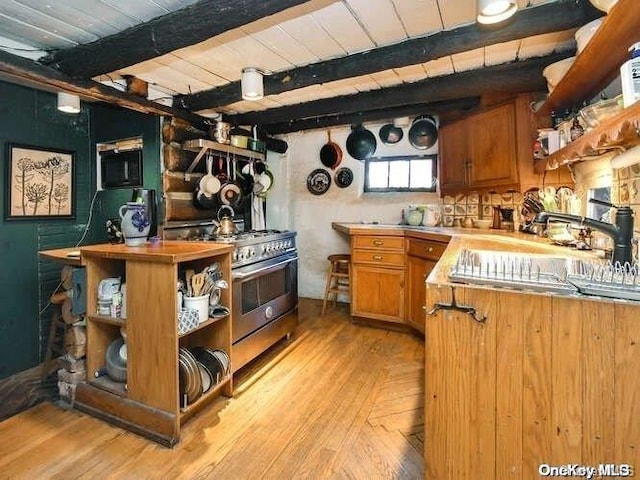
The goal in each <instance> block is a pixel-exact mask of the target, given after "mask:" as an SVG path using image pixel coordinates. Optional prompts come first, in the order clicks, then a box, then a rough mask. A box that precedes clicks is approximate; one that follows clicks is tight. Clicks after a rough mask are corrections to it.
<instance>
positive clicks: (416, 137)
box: [409, 115, 438, 150]
mask: <svg viewBox="0 0 640 480" xmlns="http://www.w3.org/2000/svg"><path fill="white" fill-rule="evenodd" d="M437 140H438V127H437V125H436V121H435V120H434V119H433V117H431V116H429V115H422V116H420V117H416V119H415V120H414V121H413V123H412V124H411V127H410V128H409V143H410V144H411V145H413V147H414V148H417V149H418V150H426V149H428V148H431V147H433V146H434V145H435V143H436V141H437Z"/></svg>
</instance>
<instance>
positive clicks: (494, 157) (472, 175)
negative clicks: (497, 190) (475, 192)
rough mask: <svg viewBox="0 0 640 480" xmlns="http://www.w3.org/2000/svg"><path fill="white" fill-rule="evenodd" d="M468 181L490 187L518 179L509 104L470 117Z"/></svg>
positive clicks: (475, 184) (513, 110)
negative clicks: (469, 166)
mask: <svg viewBox="0 0 640 480" xmlns="http://www.w3.org/2000/svg"><path fill="white" fill-rule="evenodd" d="M468 122H469V129H470V133H471V134H470V137H469V138H470V150H469V153H470V157H471V168H470V170H469V184H470V186H471V187H493V186H498V185H507V184H512V183H513V184H515V183H517V181H518V169H517V151H516V118H515V107H514V105H513V104H507V105H502V106H500V107H497V108H494V109H491V110H488V111H486V112H482V113H479V114H478V115H474V116H473V117H471V118H470V119H468Z"/></svg>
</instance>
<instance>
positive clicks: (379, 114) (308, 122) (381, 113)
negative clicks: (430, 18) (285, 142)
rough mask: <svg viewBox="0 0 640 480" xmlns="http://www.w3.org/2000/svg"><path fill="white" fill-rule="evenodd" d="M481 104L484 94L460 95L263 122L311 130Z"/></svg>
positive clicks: (267, 128) (283, 129) (272, 130)
mask: <svg viewBox="0 0 640 480" xmlns="http://www.w3.org/2000/svg"><path fill="white" fill-rule="evenodd" d="M479 104H480V97H470V98H459V99H456V100H445V101H441V102H429V103H417V104H415V105H403V106H400V107H394V108H385V109H375V110H368V111H366V112H357V113H350V114H340V113H338V114H335V115H326V116H323V117H316V118H309V119H304V120H297V121H295V122H294V121H290V122H283V123H273V124H270V125H262V129H263V130H264V132H266V133H267V134H269V135H278V134H282V133H289V132H297V131H299V130H311V129H315V128H328V127H334V126H337V125H356V124H359V123H365V122H375V121H381V120H383V121H384V120H389V121H391V120H393V119H394V118H400V117H413V116H416V115H441V114H442V113H447V114H451V113H453V112H463V111H466V110H470V109H473V108H476V107H477V106H478V105H479Z"/></svg>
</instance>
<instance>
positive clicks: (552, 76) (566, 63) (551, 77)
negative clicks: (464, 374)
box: [542, 57, 576, 93]
mask: <svg viewBox="0 0 640 480" xmlns="http://www.w3.org/2000/svg"><path fill="white" fill-rule="evenodd" d="M575 60H576V57H568V58H565V59H564V60H560V61H559V62H555V63H552V64H551V65H548V66H546V67H545V69H544V70H542V75H543V76H544V78H546V79H547V86H548V87H549V93H551V92H552V91H553V89H554V88H556V85H557V84H558V82H559V81H560V80H562V77H564V76H565V75H566V73H567V72H568V71H569V69H570V68H571V65H573V62H575Z"/></svg>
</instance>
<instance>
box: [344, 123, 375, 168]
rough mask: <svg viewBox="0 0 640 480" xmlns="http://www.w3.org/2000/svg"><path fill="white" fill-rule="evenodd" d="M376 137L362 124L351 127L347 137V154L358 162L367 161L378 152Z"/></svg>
mask: <svg viewBox="0 0 640 480" xmlns="http://www.w3.org/2000/svg"><path fill="white" fill-rule="evenodd" d="M376 146H377V143H376V136H375V135H374V134H373V133H371V132H370V131H369V130H367V129H366V128H364V126H362V124H360V125H357V126H355V127H351V133H350V134H349V136H348V137H347V152H349V155H351V156H352V157H353V158H355V159H357V160H365V159H366V158H369V157H370V156H371V155H373V154H374V152H375V151H376Z"/></svg>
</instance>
